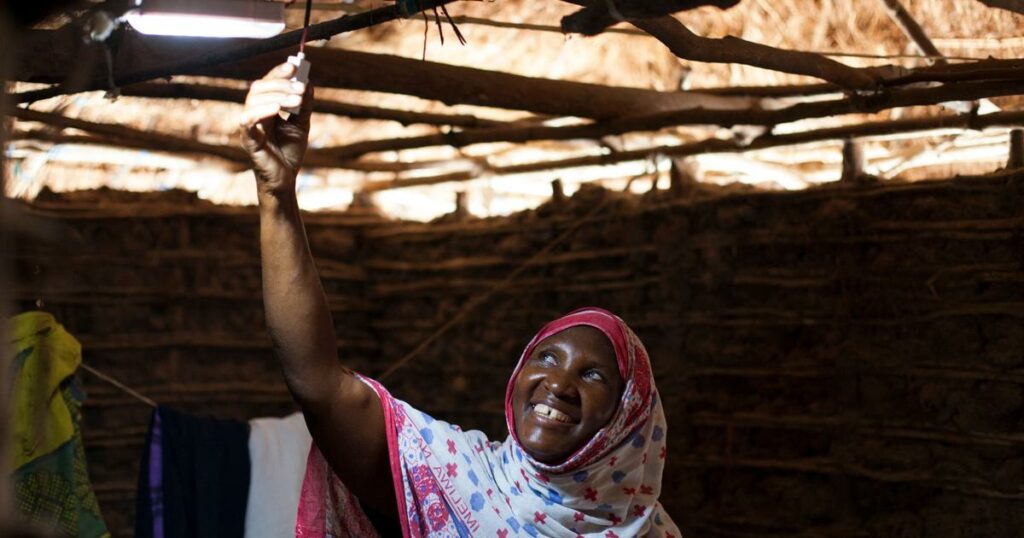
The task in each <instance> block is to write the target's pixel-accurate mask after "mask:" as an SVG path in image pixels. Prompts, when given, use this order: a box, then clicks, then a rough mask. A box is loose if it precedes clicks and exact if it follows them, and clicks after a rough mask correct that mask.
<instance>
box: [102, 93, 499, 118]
mask: <svg viewBox="0 0 1024 538" xmlns="http://www.w3.org/2000/svg"><path fill="white" fill-rule="evenodd" d="M119 94H120V95H126V96H131V97H149V98H158V99H201V100H207V101H222V102H228V103H244V102H245V95H246V91H245V90H239V89H235V88H224V87H220V86H210V85H204V84H180V83H161V82H142V83H139V84H132V85H130V86H125V87H123V88H120V89H119ZM313 111H314V112H319V113H322V114H333V115H336V116H345V117H349V118H354V119H373V120H389V121H396V122H398V123H401V124H402V125H414V124H426V125H449V126H455V127H496V126H498V125H501V124H502V122H500V121H495V120H489V119H485V118H480V117H477V116H473V115H470V114H439V113H430V112H418V111H414V110H397V109H392V108H381V107H375V106H365V105H356V104H353V103H344V102H340V101H330V100H326V99H317V100H316V101H315V102H314V103H313Z"/></svg>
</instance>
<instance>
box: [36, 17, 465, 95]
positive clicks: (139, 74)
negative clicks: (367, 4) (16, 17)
mask: <svg viewBox="0 0 1024 538" xmlns="http://www.w3.org/2000/svg"><path fill="white" fill-rule="evenodd" d="M454 1H456V0H417V2H416V3H414V4H413V5H415V6H417V8H418V9H419V10H420V11H425V10H429V9H432V8H434V7H439V6H443V5H445V4H450V3H452V2H454ZM406 5H408V3H403V2H396V3H395V4H393V5H390V6H386V7H380V8H377V9H371V10H369V11H364V12H362V13H359V14H356V15H344V16H342V17H339V18H337V19H333V20H329V21H325V22H321V23H319V24H314V25H312V26H310V27H309V31H308V34H307V39H308V40H309V41H319V40H321V39H330V38H331V37H333V36H335V35H338V34H343V33H346V32H351V31H354V30H361V29H363V28H369V27H371V26H376V25H378V24H382V23H385V22H389V21H393V20H395V19H400V18H405V17H408V16H410V15H414V14H415V13H407V12H405V11H404V9H405V6H406ZM68 26H73V25H68ZM303 35H304V31H303V30H294V31H291V32H288V33H285V34H281V35H278V36H274V37H271V38H267V39H261V40H258V41H252V40H249V41H242V40H239V42H240V43H242V44H240V45H237V46H234V47H231V46H228V47H225V46H224V43H223V42H221V43H220V44H219V45H215V46H212V47H209V48H208V49H207V51H206V53H205V54H202V55H195V56H192V57H185V59H184V60H181V59H180V58H181V57H178V58H177V59H176V61H174V62H172V63H171V64H169V65H156V66H149V67H147V68H142V69H139V70H135V71H130V72H128V74H125V75H120V76H116V77H115V78H114V83H115V84H116V85H117V86H126V85H128V84H135V83H138V82H146V81H149V80H154V79H160V78H166V77H169V76H171V75H174V74H177V73H190V72H194V71H197V70H200V69H202V68H203V67H207V66H212V65H218V64H222V63H230V62H235V61H237V60H239V59H242V58H249V57H253V56H258V55H261V54H267V53H271V52H279V51H283V50H288V49H291V48H295V47H297V46H298V45H299V42H300V41H301V40H302V37H303ZM179 41H180V40H179ZM41 57H46V56H41ZM115 72H116V71H115ZM107 84H108V79H107V77H106V76H101V77H95V78H93V79H92V80H91V81H89V82H86V83H85V84H84V85H83V87H81V88H62V87H55V88H46V89H44V90H40V91H39V92H38V93H36V94H35V96H36V97H35V100H38V99H46V98H48V97H56V96H57V95H62V94H66V93H73V92H81V91H89V90H102V89H107V88H106V86H107Z"/></svg>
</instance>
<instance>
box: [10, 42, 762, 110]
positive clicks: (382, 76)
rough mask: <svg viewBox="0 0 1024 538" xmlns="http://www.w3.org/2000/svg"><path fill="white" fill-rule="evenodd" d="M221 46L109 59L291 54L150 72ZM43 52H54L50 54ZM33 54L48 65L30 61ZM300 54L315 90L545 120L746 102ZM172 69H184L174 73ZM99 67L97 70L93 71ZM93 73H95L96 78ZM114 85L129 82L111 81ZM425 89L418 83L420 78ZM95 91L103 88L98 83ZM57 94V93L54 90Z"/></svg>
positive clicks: (145, 68)
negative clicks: (489, 110) (501, 111)
mask: <svg viewBox="0 0 1024 538" xmlns="http://www.w3.org/2000/svg"><path fill="white" fill-rule="evenodd" d="M73 43H74V36H72V35H68V34H67V33H64V32H58V31H40V32H36V33H35V34H34V35H33V38H32V39H30V40H28V41H27V43H26V45H25V46H24V47H23V51H22V58H23V60H22V61H21V67H20V68H19V69H17V70H16V73H17V74H18V77H19V80H23V81H27V82H50V83H54V82H59V81H61V80H63V79H64V77H65V76H66V75H67V73H69V72H70V70H71V66H72V65H74V64H75V63H76V58H75V56H74V54H73V53H72V52H70V51H73V50H75V47H74V45H73ZM221 47H223V45H221V44H219V43H214V42H212V40H200V39H190V40H187V41H183V40H174V39H167V38H163V39H152V38H147V39H145V40H143V39H139V38H136V37H134V36H126V39H125V42H124V43H122V45H121V46H120V48H119V49H118V51H117V53H116V54H115V58H114V61H115V73H120V72H128V73H136V72H146V73H156V72H159V73H160V77H164V76H173V75H186V74H192V75H205V76H211V77H220V78H231V79H241V80H256V79H258V78H260V77H262V76H263V75H264V74H265V73H266V72H267V71H268V70H269V69H270V68H271V67H273V66H274V65H277V64H278V63H281V62H282V61H283V60H284V58H285V55H286V54H287V53H288V52H289V51H290V50H291V49H285V50H282V51H276V52H270V53H264V54H259V55H256V56H247V55H242V56H238V57H237V58H233V61H229V62H226V63H225V62H223V61H220V60H218V61H216V62H213V61H210V62H200V61H199V60H196V61H194V62H191V61H190V62H180V61H179V62H178V64H177V66H174V65H172V66H171V67H161V68H157V67H154V66H162V65H166V64H167V63H168V62H174V61H175V59H177V58H182V57H185V58H202V57H205V56H208V55H209V54H210V52H211V50H217V49H219V48H221ZM51 51H62V52H61V53H60V54H52V52H51ZM40 55H42V56H44V57H49V58H50V59H51V61H48V62H34V61H32V59H33V58H38V57H40ZM306 56H307V57H308V58H309V59H310V61H311V62H312V63H313V65H314V68H313V70H312V72H311V74H310V77H311V79H312V81H313V83H314V84H316V85H317V86H319V87H331V88H345V89H354V90H367V91H378V92H386V93H398V94H404V95H412V96H416V97H420V98H423V99H431V100H436V101H441V102H443V103H446V104H468V105H478V106H486V107H495V108H504V109H510V110H527V111H530V112H535V113H538V114H546V115H553V116H578V117H583V118H593V119H605V118H613V117H617V116H619V115H622V114H636V113H644V112H654V111H659V110H676V109H686V108H696V107H708V108H719V109H722V108H747V107H749V106H750V104H751V102H752V101H753V100H752V99H749V98H735V97H718V96H709V95H702V94H695V93H685V92H659V91H654V90H646V89H640V88H627V87H614V86H603V85H599V84H587V83H581V82H570V81H563V80H552V79H545V78H536V77H526V76H521V75H513V74H509V73H503V72H500V71H489V70H485V69H474V68H468V67H458V66H453V65H448V64H442V63H437V62H427V61H422V60H416V59H412V58H403V57H399V56H392V55H386V54H372V53H367V52H356V51H349V50H342V49H327V48H307V49H306ZM180 66H184V67H188V69H187V70H186V69H180V68H179V67H180ZM100 67H101V66H97V68H100ZM97 76H98V75H97ZM114 78H115V82H117V81H121V80H124V79H126V78H128V79H131V78H135V77H127V76H126V77H117V76H115V77H114ZM427 80H429V81H430V84H424V81H427ZM99 88H100V89H105V88H103V87H102V85H99ZM58 93H60V92H58ZM51 95H53V92H45V93H40V92H26V93H23V94H20V95H18V96H16V99H17V100H18V101H19V102H22V103H24V102H31V101H34V100H38V99H39V98H40V97H47V96H51Z"/></svg>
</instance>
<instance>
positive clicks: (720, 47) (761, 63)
mask: <svg viewBox="0 0 1024 538" xmlns="http://www.w3.org/2000/svg"><path fill="white" fill-rule="evenodd" d="M632 23H633V25H634V26H636V27H637V28H640V29H641V30H643V31H645V32H647V33H649V34H651V35H652V36H653V37H655V38H656V39H657V40H658V41H661V42H662V43H663V44H664V45H665V46H666V47H668V49H669V50H671V51H672V53H673V54H675V55H676V56H678V57H680V58H682V59H684V60H692V61H697V62H717V63H738V64H744V65H750V66H753V67H760V68H763V69H770V70H773V71H780V72H783V73H792V74H796V75H806V76H811V77H815V78H819V79H822V80H824V81H827V82H831V83H834V84H837V85H839V86H841V87H843V88H845V89H847V90H859V91H873V90H876V89H878V88H879V87H880V86H881V79H880V77H877V76H875V75H874V74H873V73H872V72H871V71H869V70H866V69H858V68H854V67H850V66H848V65H846V64H842V63H839V62H837V61H835V60H832V59H831V58H827V57H825V56H822V55H820V54H817V53H813V52H801V51H792V50H785V49H779V48H775V47H769V46H767V45H762V44H760V43H753V42H750V41H746V40H743V39H740V38H738V37H733V36H726V37H723V38H719V39H714V38H707V37H701V36H698V35H696V34H694V33H693V32H691V31H690V29H689V28H687V27H686V26H684V25H683V23H681V22H679V21H678V20H676V19H674V18H672V17H660V18H657V19H641V20H635V21H632Z"/></svg>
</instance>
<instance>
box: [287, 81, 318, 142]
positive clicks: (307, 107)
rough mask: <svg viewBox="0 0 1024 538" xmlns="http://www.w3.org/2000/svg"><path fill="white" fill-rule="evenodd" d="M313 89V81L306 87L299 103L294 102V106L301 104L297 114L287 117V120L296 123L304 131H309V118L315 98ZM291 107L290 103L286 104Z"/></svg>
mask: <svg viewBox="0 0 1024 538" xmlns="http://www.w3.org/2000/svg"><path fill="white" fill-rule="evenodd" d="M315 93H316V92H315V91H314V89H313V83H312V82H310V83H309V85H308V86H307V87H306V91H305V93H304V94H303V95H302V97H301V103H296V104H295V105H294V106H299V105H300V104H301V105H302V106H301V108H300V109H299V113H298V114H293V115H292V116H291V117H289V118H288V121H289V122H291V123H294V124H295V125H298V126H299V127H301V128H302V130H304V131H307V132H308V131H309V118H310V117H311V116H312V115H313V101H314V98H315ZM288 106H289V107H291V106H292V105H288Z"/></svg>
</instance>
